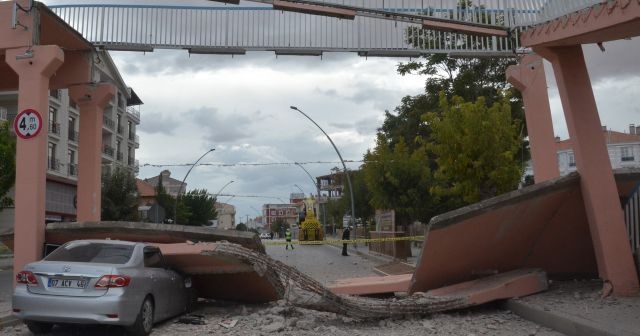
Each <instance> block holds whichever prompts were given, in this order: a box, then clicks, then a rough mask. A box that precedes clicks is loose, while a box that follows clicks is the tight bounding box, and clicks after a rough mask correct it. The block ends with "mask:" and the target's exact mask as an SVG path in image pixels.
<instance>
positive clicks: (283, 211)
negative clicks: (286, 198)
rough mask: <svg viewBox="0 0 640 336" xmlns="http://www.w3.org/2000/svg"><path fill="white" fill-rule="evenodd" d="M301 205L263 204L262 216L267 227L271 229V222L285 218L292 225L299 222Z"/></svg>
mask: <svg viewBox="0 0 640 336" xmlns="http://www.w3.org/2000/svg"><path fill="white" fill-rule="evenodd" d="M298 212H299V206H298V205H296V204H263V205H262V218H263V219H264V220H263V223H264V225H265V228H268V231H271V224H273V223H275V222H276V221H277V220H278V219H283V220H284V221H285V222H287V223H289V225H290V226H295V225H297V224H298Z"/></svg>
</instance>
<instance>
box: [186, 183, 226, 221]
mask: <svg viewBox="0 0 640 336" xmlns="http://www.w3.org/2000/svg"><path fill="white" fill-rule="evenodd" d="M215 203H216V198H215V197H213V196H210V194H209V192H208V191H207V190H206V189H194V190H191V191H189V192H188V193H186V194H185V195H182V196H180V200H179V202H178V223H186V225H207V224H208V223H209V220H212V219H216V218H217V217H218V213H217V212H216V209H215ZM183 216H184V217H183Z"/></svg>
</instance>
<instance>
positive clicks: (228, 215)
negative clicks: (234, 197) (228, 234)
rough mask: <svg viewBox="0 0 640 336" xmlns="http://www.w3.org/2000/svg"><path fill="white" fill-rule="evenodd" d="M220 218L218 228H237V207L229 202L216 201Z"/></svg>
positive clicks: (217, 222) (217, 220) (217, 221)
mask: <svg viewBox="0 0 640 336" xmlns="http://www.w3.org/2000/svg"><path fill="white" fill-rule="evenodd" d="M214 207H215V209H216V212H217V213H218V218H217V219H216V224H217V226H216V227H217V228H218V229H226V230H234V229H235V228H236V207H235V206H233V205H231V204H228V203H220V202H216V203H215V205H214Z"/></svg>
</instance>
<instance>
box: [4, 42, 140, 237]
mask: <svg viewBox="0 0 640 336" xmlns="http://www.w3.org/2000/svg"><path fill="white" fill-rule="evenodd" d="M97 55H98V57H99V58H100V60H101V62H100V63H99V64H98V66H97V67H98V69H97V70H98V72H97V75H98V78H99V82H108V83H111V84H113V85H114V86H115V87H116V92H117V93H116V95H115V96H114V97H113V98H112V99H111V101H110V102H109V104H108V105H107V107H106V108H105V110H104V116H103V126H102V143H103V148H102V172H103V173H110V172H112V171H113V170H114V169H115V168H116V167H121V168H124V169H128V170H130V171H131V172H132V173H134V174H135V173H137V172H138V161H137V160H136V155H135V152H136V149H138V148H139V146H140V142H139V138H138V135H137V134H136V130H137V127H138V125H139V124H140V110H139V106H140V105H141V104H142V101H140V99H139V98H138V96H137V95H136V93H135V92H134V91H133V90H132V89H131V88H129V87H127V86H126V85H125V83H124V81H123V80H122V77H120V74H119V73H118V70H117V68H116V67H115V64H114V63H113V61H112V59H111V57H110V56H109V54H108V53H107V52H97ZM0 110H1V111H2V114H3V116H6V117H5V118H6V120H8V121H9V122H11V123H12V124H13V120H14V119H15V117H16V115H17V114H18V112H19V111H18V94H17V92H0ZM46 113H48V116H49V124H48V125H44V127H43V131H45V130H46V131H48V143H47V182H46V205H45V207H46V214H45V220H46V222H56V221H74V220H75V218H76V186H77V179H78V146H79V144H78V139H79V134H80V132H82V130H80V129H79V125H80V122H79V120H80V118H81V115H80V113H79V110H78V107H77V106H76V104H75V103H74V102H73V101H71V100H70V99H69V93H68V90H67V89H64V90H50V92H49V110H48V111H46ZM12 210H13V209H4V210H3V211H2V212H3V213H4V214H3V216H2V217H1V218H0V220H1V221H2V222H3V223H2V226H6V225H7V223H5V222H8V223H10V225H11V226H12V223H13V215H12Z"/></svg>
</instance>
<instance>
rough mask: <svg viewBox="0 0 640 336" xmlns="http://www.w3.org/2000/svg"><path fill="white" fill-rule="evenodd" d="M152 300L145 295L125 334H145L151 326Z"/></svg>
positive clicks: (149, 331) (140, 335) (143, 335)
mask: <svg viewBox="0 0 640 336" xmlns="http://www.w3.org/2000/svg"><path fill="white" fill-rule="evenodd" d="M153 309H154V307H153V301H152V300H151V298H150V297H148V296H147V297H146V298H145V299H144V301H143V302H142V306H141V307H140V312H139V313H138V317H137V318H136V321H135V322H134V323H133V325H132V326H131V327H129V328H127V334H129V335H131V336H146V335H149V334H150V333H151V329H152V328H153Z"/></svg>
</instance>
